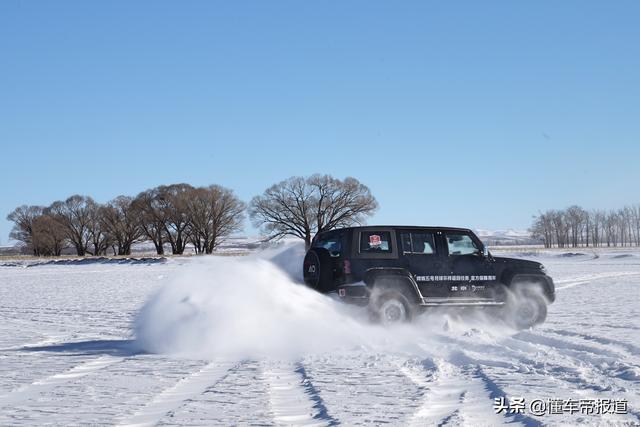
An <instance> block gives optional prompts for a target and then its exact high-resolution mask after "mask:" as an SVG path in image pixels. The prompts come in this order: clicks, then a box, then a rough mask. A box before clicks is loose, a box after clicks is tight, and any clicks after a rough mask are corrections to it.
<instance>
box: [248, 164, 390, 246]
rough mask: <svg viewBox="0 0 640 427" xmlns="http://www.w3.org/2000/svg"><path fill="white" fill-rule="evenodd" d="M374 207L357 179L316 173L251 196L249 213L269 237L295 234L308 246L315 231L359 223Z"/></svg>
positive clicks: (372, 200)
mask: <svg viewBox="0 0 640 427" xmlns="http://www.w3.org/2000/svg"><path fill="white" fill-rule="evenodd" d="M377 208H378V203H377V201H376V199H375V198H374V197H373V195H372V194H371V192H370V190H369V188H368V187H367V186H365V185H364V184H362V183H360V182H359V181H358V180H357V179H355V178H346V179H345V180H344V181H341V180H339V179H336V178H333V177H331V176H329V175H318V174H316V175H312V176H310V177H308V178H304V177H291V178H289V179H287V180H284V181H282V182H279V183H278V184H275V185H273V186H271V187H269V188H268V189H267V190H265V192H264V193H263V194H262V195H260V196H256V197H254V198H253V200H252V201H251V204H250V208H249V215H250V217H251V219H252V221H253V222H254V224H255V225H256V226H257V227H263V228H264V230H265V231H266V232H268V233H269V234H270V237H271V238H279V237H282V236H286V235H291V236H296V237H299V238H301V239H303V240H304V242H305V246H306V247H307V248H309V246H310V245H311V239H312V237H313V235H314V234H316V233H319V232H322V231H326V230H331V229H334V228H338V227H346V226H350V225H353V224H361V223H363V222H364V220H365V219H366V217H367V216H370V215H372V214H373V213H374V212H375V210H376V209H377Z"/></svg>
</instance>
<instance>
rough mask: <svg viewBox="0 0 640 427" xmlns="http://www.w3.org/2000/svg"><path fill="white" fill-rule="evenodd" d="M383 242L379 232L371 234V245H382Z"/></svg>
mask: <svg viewBox="0 0 640 427" xmlns="http://www.w3.org/2000/svg"><path fill="white" fill-rule="evenodd" d="M381 244H382V239H381V238H380V236H378V235H377V234H372V235H371V236H369V246H380V245H381Z"/></svg>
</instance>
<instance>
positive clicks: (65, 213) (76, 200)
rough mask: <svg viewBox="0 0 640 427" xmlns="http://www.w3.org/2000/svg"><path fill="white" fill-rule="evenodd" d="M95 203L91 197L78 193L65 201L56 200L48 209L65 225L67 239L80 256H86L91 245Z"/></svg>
mask: <svg viewBox="0 0 640 427" xmlns="http://www.w3.org/2000/svg"><path fill="white" fill-rule="evenodd" d="M94 205H95V202H94V201H93V199H92V198H91V197H87V196H80V195H77V194H76V195H73V196H71V197H69V198H68V199H66V200H65V201H63V202H62V201H57V202H54V203H53V204H52V205H51V206H50V207H49V209H48V210H49V211H50V212H51V214H52V215H53V216H54V217H55V218H56V220H57V221H58V222H59V223H60V224H62V226H63V227H64V229H65V232H66V235H67V239H69V241H70V242H71V244H72V245H73V247H74V248H75V249H76V253H77V254H78V256H84V255H85V254H86V253H87V249H88V247H89V242H90V240H91V230H90V222H91V211H92V207H93V206H94Z"/></svg>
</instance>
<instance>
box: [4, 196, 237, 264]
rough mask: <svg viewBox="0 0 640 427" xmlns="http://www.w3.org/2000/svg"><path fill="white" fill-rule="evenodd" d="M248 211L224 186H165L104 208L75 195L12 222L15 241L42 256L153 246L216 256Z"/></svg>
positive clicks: (24, 210)
mask: <svg viewBox="0 0 640 427" xmlns="http://www.w3.org/2000/svg"><path fill="white" fill-rule="evenodd" d="M244 210H245V205H244V203H243V202H242V201H240V199H238V198H237V197H236V196H235V195H234V193H233V192H232V191H231V190H228V189H226V188H224V187H221V186H219V185H211V186H209V187H199V188H194V187H192V186H191V185H188V184H173V185H166V186H165V185H162V186H159V187H155V188H152V189H149V190H146V191H143V192H142V193H140V194H138V196H136V197H128V196H118V197H116V198H115V199H113V200H111V201H109V202H107V203H105V204H100V203H97V202H95V201H94V200H93V199H92V198H91V197H88V196H80V195H74V196H71V197H69V198H68V199H66V200H64V201H56V202H53V203H52V204H51V205H50V206H27V205H23V206H20V207H18V208H16V209H15V210H14V211H13V212H11V213H10V214H9V215H8V216H7V219H8V220H9V221H12V222H13V223H14V227H13V229H12V231H11V234H10V237H11V238H12V239H14V240H17V241H19V242H22V244H23V245H24V246H25V247H27V248H28V249H29V250H30V251H31V253H33V254H34V255H37V256H57V255H60V254H61V253H62V251H63V250H64V249H66V248H68V247H72V248H73V249H74V250H75V252H76V254H77V255H79V256H84V255H106V254H107V253H108V252H109V251H112V252H113V255H130V254H131V247H132V245H133V244H134V243H137V242H142V241H151V242H153V244H154V245H155V249H156V252H157V253H158V254H159V255H161V254H164V245H165V243H168V244H169V245H170V246H171V251H172V253H173V254H182V253H184V250H185V247H186V245H187V244H188V243H191V244H192V245H193V247H194V249H195V252H196V253H207V254H208V253H212V252H213V250H214V249H215V248H216V246H218V245H219V244H220V243H221V242H222V241H223V240H224V239H225V238H226V237H228V236H229V235H230V234H232V233H234V232H236V231H238V230H240V228H241V226H242V222H243V221H244Z"/></svg>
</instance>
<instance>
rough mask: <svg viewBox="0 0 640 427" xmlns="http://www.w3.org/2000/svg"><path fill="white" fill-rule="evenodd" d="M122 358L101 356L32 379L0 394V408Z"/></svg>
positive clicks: (27, 398)
mask: <svg viewBox="0 0 640 427" xmlns="http://www.w3.org/2000/svg"><path fill="white" fill-rule="evenodd" d="M123 360H124V358H122V357H113V356H101V357H98V358H96V359H93V360H90V361H87V362H83V363H81V364H79V365H76V366H74V367H73V368H71V369H68V370H66V371H64V372H61V373H58V374H54V375H51V376H49V377H46V378H43V379H40V380H37V381H34V382H33V383H31V384H28V385H25V386H22V387H20V388H18V389H16V390H14V391H12V392H10V393H8V394H5V395H4V396H0V408H1V407H6V406H11V405H15V404H17V403H19V402H22V401H25V400H30V399H33V398H37V397H38V396H40V395H42V394H43V393H47V392H49V391H51V390H52V389H54V388H56V387H57V386H59V385H61V384H64V383H66V382H68V381H71V380H75V379H78V378H81V377H84V376H86V375H89V374H91V373H93V372H96V371H99V370H101V369H104V368H106V367H107V366H110V365H113V364H115V363H118V362H121V361H123Z"/></svg>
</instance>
